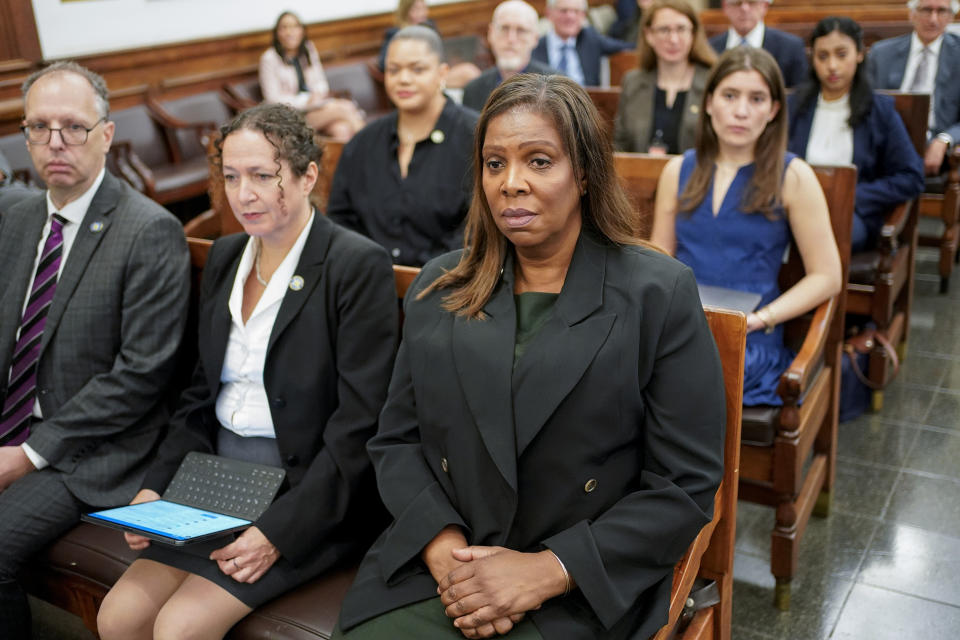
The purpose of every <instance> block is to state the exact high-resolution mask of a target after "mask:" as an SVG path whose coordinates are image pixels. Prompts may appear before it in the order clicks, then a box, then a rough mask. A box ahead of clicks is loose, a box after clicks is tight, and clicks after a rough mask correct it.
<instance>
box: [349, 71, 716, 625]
mask: <svg viewBox="0 0 960 640" xmlns="http://www.w3.org/2000/svg"><path fill="white" fill-rule="evenodd" d="M474 162H475V167H476V170H475V174H476V179H475V191H474V200H473V205H472V207H471V210H470V213H469V215H468V220H467V231H466V248H465V249H464V250H463V251H462V252H455V253H451V254H447V255H445V256H442V257H440V258H437V259H436V260H434V261H431V262H430V263H428V264H427V265H426V266H425V267H424V268H423V271H422V273H421V274H420V276H419V277H418V279H417V280H416V281H415V282H414V284H413V285H412V287H411V289H410V291H409V292H408V294H407V299H406V302H405V305H404V310H405V313H406V320H405V324H404V335H403V341H402V343H401V346H400V351H399V353H398V356H397V363H396V365H395V368H394V372H393V377H392V378H391V382H390V391H389V394H388V399H387V403H386V405H385V406H384V410H383V413H382V414H381V418H380V427H379V431H378V433H377V435H376V437H374V438H373V439H372V440H371V441H370V444H369V445H368V450H369V452H370V454H371V456H372V458H373V462H374V466H375V468H376V472H377V480H378V484H379V487H380V493H381V497H382V498H383V500H384V503H385V504H386V506H387V509H388V510H389V511H390V512H391V514H392V515H393V518H394V520H393V523H392V524H391V525H390V527H389V528H388V529H387V531H386V532H384V533H383V535H381V536H380V538H379V539H378V540H377V541H376V542H375V543H374V545H373V547H372V549H371V550H370V551H369V552H368V553H367V556H366V558H365V559H364V561H363V563H362V565H361V567H360V570H359V573H358V574H357V578H356V581H355V583H354V585H353V587H352V588H351V590H350V592H349V593H348V595H347V597H346V600H345V601H344V604H343V608H342V609H341V617H340V629H341V630H340V631H337V632H335V634H334V635H335V637H337V636H340V637H345V638H349V639H351V640H353V639H367V638H445V637H450V638H458V637H464V636H465V637H468V638H475V637H489V636H491V635H494V634H496V633H500V634H503V633H508V632H509V634H510V637H511V638H539V637H543V638H564V639H565V640H567V639H573V640H576V639H579V638H646V637H648V636H650V635H651V634H652V633H654V632H655V631H656V630H657V629H658V628H659V627H660V626H661V625H662V624H663V623H664V622H665V621H666V618H667V609H668V599H669V594H670V587H671V579H672V575H673V566H674V564H675V563H676V562H677V561H678V560H679V559H680V557H681V556H682V555H683V553H684V552H685V551H686V549H687V547H688V546H689V544H690V542H691V541H692V540H693V538H694V537H695V536H696V534H697V532H698V531H699V530H700V528H701V527H702V526H703V525H704V524H706V523H707V522H708V521H709V519H710V517H711V512H712V509H713V496H714V492H715V491H716V488H717V486H718V484H719V482H720V478H721V475H722V459H721V458H722V446H723V425H724V404H723V399H724V396H723V381H722V374H721V370H720V366H719V360H718V357H717V352H716V348H715V346H714V344H713V339H712V337H711V334H710V331H709V328H708V327H707V324H706V321H705V319H704V315H703V311H702V309H701V306H700V301H699V298H698V296H697V290H696V284H695V283H694V279H693V275H692V274H691V272H690V270H689V269H687V268H685V267H684V266H682V265H681V264H680V263H678V262H676V261H675V260H673V259H671V258H669V257H667V256H665V255H663V254H661V253H659V252H657V251H655V250H653V249H651V248H650V247H649V246H648V245H646V244H645V243H643V242H642V241H640V240H637V239H636V238H635V236H634V235H633V231H632V230H633V226H634V225H633V222H632V219H633V215H634V214H633V211H632V208H631V206H630V204H629V202H628V200H627V199H626V197H625V195H624V194H623V191H622V190H621V188H620V187H619V186H618V183H617V179H616V176H615V173H614V170H613V161H612V151H611V146H610V143H609V141H608V139H607V137H606V136H604V135H603V129H602V125H601V124H600V119H599V116H598V115H597V111H596V109H595V108H594V106H593V104H592V103H591V101H590V98H589V97H588V96H587V94H586V92H585V91H584V90H583V89H582V88H580V87H579V86H577V85H576V84H575V83H574V82H573V81H571V80H569V79H567V78H564V77H562V76H540V75H533V74H521V75H518V76H515V77H514V78H511V79H510V80H508V81H507V82H505V83H504V84H502V85H500V87H498V88H497V89H496V90H495V91H494V93H493V94H492V95H491V97H490V99H489V101H488V103H487V106H486V109H485V110H484V113H483V114H482V115H481V117H480V121H479V124H478V127H477V138H476V142H475V148H474ZM445 616H448V617H445Z"/></svg>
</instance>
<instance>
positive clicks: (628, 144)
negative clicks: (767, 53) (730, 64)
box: [614, 0, 717, 153]
mask: <svg viewBox="0 0 960 640" xmlns="http://www.w3.org/2000/svg"><path fill="white" fill-rule="evenodd" d="M638 47H639V49H640V68H639V69H635V70H633V71H631V72H629V73H628V74H627V75H626V76H624V78H623V89H622V93H621V94H620V107H619V109H618V110H617V119H616V122H615V125H614V147H615V148H616V149H617V151H637V152H641V153H643V152H646V153H680V152H682V151H684V150H685V149H689V148H691V147H693V143H694V135H695V132H696V127H697V122H698V121H699V120H700V102H701V100H702V98H703V87H704V85H705V84H706V79H707V73H708V72H709V71H710V67H712V66H713V63H714V62H716V59H717V55H716V53H714V51H713V49H711V48H710V45H709V44H708V43H707V39H706V37H705V36H704V34H703V29H702V28H701V26H700V20H699V18H697V12H696V11H694V9H693V7H691V6H690V4H689V3H688V2H686V0H658V1H657V2H654V3H653V4H652V5H650V7H649V8H648V9H646V10H645V11H644V12H643V18H642V22H641V36H640V40H639V42H638Z"/></svg>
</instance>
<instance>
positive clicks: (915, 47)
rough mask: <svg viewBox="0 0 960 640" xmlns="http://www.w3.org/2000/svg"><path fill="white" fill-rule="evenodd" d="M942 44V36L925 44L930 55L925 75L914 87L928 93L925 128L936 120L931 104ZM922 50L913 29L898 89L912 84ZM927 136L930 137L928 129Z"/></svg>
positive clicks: (908, 87) (907, 87)
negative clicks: (901, 80) (928, 104)
mask: <svg viewBox="0 0 960 640" xmlns="http://www.w3.org/2000/svg"><path fill="white" fill-rule="evenodd" d="M942 44H943V36H942V35H941V36H940V37H939V38H937V39H936V40H934V41H933V42H931V43H930V44H929V45H927V48H928V49H930V53H929V54H928V55H929V56H930V57H929V59H928V60H927V77H926V78H925V79H924V80H923V82H922V83H921V84H920V86H919V87H917V88H916V91H917V92H918V93H929V94H930V113H929V115H928V117H927V128H928V129H933V127H934V125H935V124H936V120H935V119H934V115H933V106H934V100H935V98H936V96H935V95H934V91H935V89H936V86H937V67H938V66H939V61H940V46H941V45H942ZM921 51H923V43H922V42H920V38H918V37H917V32H916V31H914V32H913V33H912V34H911V35H910V54H909V55H908V56H907V66H906V67H904V70H903V83H901V85H900V91H910V89H911V87H912V86H913V78H914V77H915V76H916V75H917V67H919V66H920V52H921ZM927 137H930V134H929V131H928V133H927Z"/></svg>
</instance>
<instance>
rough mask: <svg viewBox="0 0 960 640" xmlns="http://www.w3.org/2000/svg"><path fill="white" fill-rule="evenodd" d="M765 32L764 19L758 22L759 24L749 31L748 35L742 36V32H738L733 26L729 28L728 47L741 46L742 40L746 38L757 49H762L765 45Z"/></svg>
mask: <svg viewBox="0 0 960 640" xmlns="http://www.w3.org/2000/svg"><path fill="white" fill-rule="evenodd" d="M764 33H765V27H764V26H763V20H761V21H760V22H758V23H757V25H756V26H755V27H754V28H753V29H751V30H750V31H749V32H747V35H745V36H743V37H742V38H741V36H740V34H739V33H737V32H736V30H735V29H734V28H733V27H730V28H729V29H727V49H734V48H736V47H739V46H740V40H741V39H743V40H746V41H747V44H748V45H750V46H751V47H754V48H755V49H760V48H762V47H763V36H764Z"/></svg>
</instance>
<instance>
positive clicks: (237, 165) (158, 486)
mask: <svg viewBox="0 0 960 640" xmlns="http://www.w3.org/2000/svg"><path fill="white" fill-rule="evenodd" d="M220 133H221V142H220V143H219V144H218V149H217V157H216V164H217V165H218V166H219V167H220V169H221V170H222V172H223V179H224V184H225V189H226V194H227V199H228V201H229V203H230V207H231V208H232V209H233V213H234V215H235V216H236V217H237V220H238V221H239V222H240V224H241V225H242V226H243V230H244V233H238V234H233V235H229V236H225V237H223V238H220V239H218V240H217V241H216V242H215V243H214V245H213V248H211V249H210V254H209V256H208V258H207V263H206V266H205V267H204V270H203V284H202V286H201V294H200V309H199V314H198V315H199V322H198V327H199V330H198V331H199V334H198V344H199V353H200V357H199V361H198V364H197V367H196V370H195V372H194V376H193V381H192V384H191V386H190V387H188V388H187V390H186V391H184V393H183V395H182V396H181V398H180V407H179V409H178V411H177V412H176V414H175V415H174V417H173V419H172V420H171V423H170V428H169V430H168V432H167V435H166V437H165V438H164V440H163V441H162V443H161V445H160V448H159V451H158V452H157V455H156V457H155V459H154V461H153V463H152V465H151V466H150V468H149V470H148V472H147V476H146V479H145V480H144V483H143V488H142V489H141V490H140V492H139V493H138V494H137V495H136V497H135V498H134V500H133V502H134V503H138V502H146V501H150V500H156V499H158V498H159V497H160V493H161V492H162V491H164V489H165V488H166V487H167V485H168V484H169V482H170V480H171V479H172V477H173V475H174V473H175V472H176V470H177V467H178V466H179V465H180V463H181V461H182V460H183V458H184V456H185V455H186V454H187V453H188V452H190V451H202V452H205V453H216V454H218V455H221V456H225V457H228V458H234V459H238V460H246V461H249V462H255V463H260V464H269V465H273V466H276V467H282V468H283V469H284V471H285V472H286V478H285V480H284V484H283V486H282V487H281V490H280V493H279V495H278V496H277V498H276V499H275V500H274V501H273V503H272V504H271V505H270V506H269V507H268V508H267V510H266V511H265V512H264V513H263V515H261V516H260V518H258V519H257V521H256V522H255V523H254V524H253V526H251V527H249V528H248V529H246V530H245V531H244V532H243V533H242V534H240V536H239V537H237V538H236V539H235V540H232V541H230V540H229V539H228V543H226V542H225V543H224V546H222V547H220V548H219V549H216V550H214V551H213V552H212V553H210V555H209V557H207V556H205V555H199V554H196V553H190V552H189V551H185V550H183V549H180V548H176V547H171V546H165V545H162V544H156V543H154V544H150V541H149V540H148V539H147V538H144V537H141V536H138V535H133V534H129V533H128V534H124V535H125V537H126V540H127V543H128V544H129V545H130V547H131V548H132V549H141V550H142V553H141V554H140V557H139V558H138V559H137V560H135V561H134V562H133V564H131V565H130V567H129V568H128V569H127V571H126V572H125V573H124V574H123V576H121V577H120V579H119V580H118V581H117V583H116V584H115V585H114V586H113V588H112V589H111V590H110V592H109V593H108V594H107V596H106V598H105V599H104V601H103V604H102V606H101V607H100V611H99V614H98V617H97V624H98V628H99V633H100V637H101V638H103V639H104V640H138V639H143V640H150V639H152V638H204V639H207V638H209V639H213V638H221V637H223V635H224V634H225V633H226V632H227V631H228V630H229V629H230V627H232V626H233V625H234V623H236V622H237V621H238V620H240V619H241V618H243V617H244V616H245V615H247V614H248V613H249V612H250V611H251V610H253V609H254V608H256V607H257V606H259V605H260V604H262V603H264V602H266V601H268V600H271V599H273V598H274V597H276V596H278V595H280V594H281V593H283V592H285V591H287V590H289V589H292V588H293V587H295V586H297V585H299V584H301V583H303V582H305V581H306V580H309V579H310V578H312V577H314V576H316V575H319V574H320V573H322V572H324V571H326V570H328V569H331V568H332V567H334V566H337V565H339V564H342V563H346V562H350V561H351V559H355V558H356V556H357V555H358V554H359V553H362V551H363V550H364V549H366V547H367V546H368V545H369V543H370V540H371V539H372V537H373V536H375V535H376V533H377V531H379V529H380V527H382V526H383V522H382V518H381V514H382V509H381V507H380V505H379V503H378V501H377V498H376V488H375V485H374V476H373V469H372V467H371V465H370V460H369V458H368V456H367V453H366V450H365V444H366V442H367V440H368V439H369V438H370V437H372V436H373V434H374V433H375V432H376V427H377V415H378V413H379V411H380V407H381V405H382V403H383V400H384V398H385V394H386V390H387V383H388V380H389V377H390V368H391V366H392V363H393V356H394V349H395V347H396V340H397V325H398V319H397V297H396V288H395V286H394V282H393V270H392V268H391V265H390V260H389V259H388V258H387V255H386V253H385V252H384V251H383V249H381V248H380V247H378V246H377V245H375V244H374V243H372V242H370V241H369V240H367V239H366V238H363V237H361V236H358V235H357V234H355V233H352V232H349V231H346V230H344V229H341V228H340V227H338V226H337V225H335V224H334V223H332V222H331V221H329V220H328V219H327V218H325V217H324V216H322V215H319V214H318V213H317V212H316V211H315V210H314V209H313V207H312V206H311V205H310V200H309V198H310V192H311V191H312V189H313V185H314V183H315V182H316V180H317V175H318V172H319V169H318V163H319V161H320V156H321V150H320V148H319V147H317V145H316V143H315V142H314V135H313V131H312V130H311V129H310V128H309V127H308V126H307V124H306V122H305V121H304V119H303V116H302V115H301V114H300V113H299V112H297V111H295V110H294V109H292V108H290V107H288V106H286V105H260V106H257V107H254V108H252V109H250V110H248V111H245V112H244V113H242V114H240V115H239V116H237V117H236V118H235V119H234V120H233V121H232V122H231V123H229V124H227V125H225V126H224V127H223V128H222V129H221V131H220Z"/></svg>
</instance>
